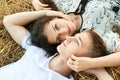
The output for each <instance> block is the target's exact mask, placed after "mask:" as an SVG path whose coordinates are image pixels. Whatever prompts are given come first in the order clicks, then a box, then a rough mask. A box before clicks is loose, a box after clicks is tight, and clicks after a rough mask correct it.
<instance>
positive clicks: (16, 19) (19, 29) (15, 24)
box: [3, 10, 68, 45]
mask: <svg viewBox="0 0 120 80" xmlns="http://www.w3.org/2000/svg"><path fill="white" fill-rule="evenodd" d="M43 16H57V17H63V18H66V19H67V18H68V16H66V15H64V14H63V13H61V12H56V11H51V10H42V11H32V12H21V13H16V14H12V15H8V16H5V17H4V19H3V23H4V26H5V28H6V29H7V31H8V32H9V34H10V35H11V37H12V38H13V39H14V40H15V41H16V42H17V43H18V44H20V45H21V44H22V40H23V38H24V37H25V36H26V35H27V34H28V31H27V30H26V29H25V28H24V25H26V24H28V23H29V22H31V21H34V20H36V19H38V18H40V17H43Z"/></svg>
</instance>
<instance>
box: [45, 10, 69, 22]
mask: <svg viewBox="0 0 120 80" xmlns="http://www.w3.org/2000/svg"><path fill="white" fill-rule="evenodd" d="M45 15H46V16H51V17H61V18H64V19H66V20H71V17H70V16H69V15H66V14H64V13H63V12H60V11H53V10H45Z"/></svg>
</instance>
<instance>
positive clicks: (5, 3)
mask: <svg viewBox="0 0 120 80" xmlns="http://www.w3.org/2000/svg"><path fill="white" fill-rule="evenodd" d="M32 10H33V7H32V5H31V0H0V66H4V65H7V64H9V63H12V62H15V61H17V60H18V59H20V58H21V56H22V55H23V54H24V50H23V49H22V48H21V47H20V46H19V45H18V44H16V43H15V41H13V39H12V38H11V37H10V35H9V34H8V32H7V31H6V30H5V28H4V26H3V23H2V20H3V16H4V15H8V14H12V13H16V12H22V11H32ZM107 71H108V72H109V73H110V75H111V76H112V77H113V78H114V80H120V67H112V68H107ZM73 75H74V78H75V80H97V78H96V77H95V76H94V75H90V74H86V73H84V72H80V73H75V72H74V73H73Z"/></svg>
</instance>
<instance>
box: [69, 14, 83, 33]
mask: <svg viewBox="0 0 120 80" xmlns="http://www.w3.org/2000/svg"><path fill="white" fill-rule="evenodd" d="M68 15H69V16H71V17H72V21H73V23H74V24H75V25H76V30H77V31H78V30H80V28H81V27H82V24H83V19H82V16H81V15H75V14H74V13H70V14H68Z"/></svg>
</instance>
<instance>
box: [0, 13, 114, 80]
mask: <svg viewBox="0 0 120 80" xmlns="http://www.w3.org/2000/svg"><path fill="white" fill-rule="evenodd" d="M50 12H51V13H53V12H52V11H50ZM50 12H48V13H50ZM30 13H31V14H32V13H33V12H30ZM42 13H44V11H42ZM36 14H38V13H36ZM16 15H19V14H13V15H8V16H6V17H5V18H4V20H3V21H4V25H5V28H6V29H7V30H8V32H9V33H10V35H11V36H12V38H13V39H14V40H15V41H16V42H17V43H18V44H20V45H21V46H22V47H23V48H25V49H26V52H25V54H24V55H23V57H22V58H21V59H20V60H19V61H17V62H15V63H12V64H9V65H7V66H4V67H2V68H0V79H1V80H8V79H9V80H73V78H72V77H71V75H70V74H71V72H72V70H71V69H70V68H69V67H68V66H67V60H68V59H69V57H70V55H72V54H74V55H75V56H87V57H98V56H104V55H106V54H107V50H106V47H105V45H104V43H103V41H102V39H101V38H100V37H99V36H98V35H97V34H96V33H95V32H94V31H86V32H83V33H79V34H76V35H75V36H73V37H70V36H67V37H66V40H65V41H64V42H63V43H61V44H60V45H59V46H58V47H57V51H58V53H59V54H58V53H56V54H55V55H53V56H51V57H49V58H48V57H47V56H45V51H44V50H43V49H42V48H40V47H37V46H35V45H32V44H31V40H30V34H29V32H28V31H27V30H25V29H24V27H23V26H22V25H21V26H18V24H19V20H18V21H15V20H14V19H16V18H15V17H14V16H16ZM39 15H41V14H39ZM27 16H30V15H27ZM36 17H38V16H36ZM13 18H14V19H13ZM26 20H27V19H26ZM28 22H29V21H28ZM13 23H14V24H13ZM21 23H23V24H24V23H25V22H24V21H23V22H21ZM21 23H20V24H21ZM95 40H96V41H95ZM71 49H72V50H71ZM68 51H69V53H68ZM94 53H96V54H94ZM87 72H90V73H93V74H95V75H96V76H97V77H98V79H99V80H106V79H108V80H113V79H112V78H111V77H110V76H109V74H108V73H107V72H106V71H105V70H104V69H96V70H87ZM6 75H7V77H6ZM103 75H104V77H103Z"/></svg>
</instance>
